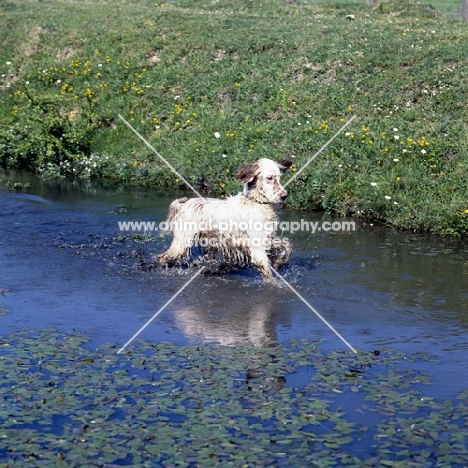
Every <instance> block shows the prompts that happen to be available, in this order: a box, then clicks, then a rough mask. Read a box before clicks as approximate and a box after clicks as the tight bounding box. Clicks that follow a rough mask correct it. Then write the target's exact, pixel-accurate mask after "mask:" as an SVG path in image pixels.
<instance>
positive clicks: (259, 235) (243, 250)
mask: <svg viewBox="0 0 468 468" xmlns="http://www.w3.org/2000/svg"><path fill="white" fill-rule="evenodd" d="M291 164H292V162H291V161H287V160H283V161H279V162H275V161H272V160H271V159H266V158H263V159H259V160H258V161H257V162H256V163H254V164H250V165H248V166H245V167H243V168H242V169H240V170H239V173H238V178H239V180H240V181H241V182H243V183H244V191H243V192H242V193H239V194H238V195H236V196H233V197H229V198H227V199H226V200H218V199H214V198H179V199H178V200H174V201H173V202H172V203H171V205H170V207H169V214H168V218H167V224H168V225H169V229H170V230H171V231H172V232H173V234H174V238H173V240H172V244H171V246H170V247H169V249H168V250H167V251H166V252H164V253H163V254H161V255H160V256H159V262H160V263H161V264H162V265H172V264H180V263H182V262H183V261H184V259H185V261H188V259H189V258H190V251H191V249H192V247H194V246H198V247H202V248H203V250H204V254H205V259H207V260H209V261H216V262H219V263H220V264H224V265H226V266H228V267H229V266H231V267H242V266H247V265H253V266H255V267H257V268H258V270H259V271H260V273H261V275H262V277H263V278H264V279H265V280H267V281H271V282H274V277H273V274H272V272H271V267H272V266H273V267H274V268H276V269H279V268H280V267H281V266H283V265H284V264H286V263H287V262H288V261H289V257H290V255H291V250H292V247H291V245H290V243H289V241H288V240H287V239H280V238H278V237H277V236H276V228H277V224H278V214H279V210H280V208H281V206H282V204H283V203H284V201H285V200H286V198H287V196H288V192H287V191H286V190H285V189H284V188H283V187H282V185H281V182H280V177H281V175H282V174H283V173H284V172H286V171H287V170H288V169H289V167H290V166H291Z"/></svg>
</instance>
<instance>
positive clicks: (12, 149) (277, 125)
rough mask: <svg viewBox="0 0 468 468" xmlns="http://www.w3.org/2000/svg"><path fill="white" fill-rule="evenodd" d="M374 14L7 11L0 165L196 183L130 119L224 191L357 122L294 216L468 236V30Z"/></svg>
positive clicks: (318, 170)
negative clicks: (314, 214) (315, 214)
mask: <svg viewBox="0 0 468 468" xmlns="http://www.w3.org/2000/svg"><path fill="white" fill-rule="evenodd" d="M363 3H364V2H342V3H340V4H333V5H332V4H325V3H317V2H312V1H310V2H304V1H298V2H297V3H291V4H289V3H286V2H285V1H284V0H281V1H280V0H268V1H266V0H255V1H252V0H232V1H229V2H225V1H211V0H200V1H197V2H194V1H192V0H169V1H167V2H164V4H163V3H159V2H154V1H151V2H150V1H145V0H138V1H135V2H128V3H125V2H123V1H118V0H116V1H115V2H112V4H108V3H107V2H105V1H104V0H95V1H93V2H84V1H83V2H82V1H69V2H66V3H65V2H61V1H58V0H45V1H42V2H36V1H21V2H19V1H4V0H0V40H1V44H2V48H1V50H0V71H1V73H2V79H1V80H2V81H1V88H0V102H1V109H2V110H1V113H0V124H1V129H0V163H1V165H2V166H4V167H15V168H25V169H28V170H32V171H39V172H41V173H42V174H43V176H44V177H100V178H101V177H104V178H108V179H111V180H115V181H116V182H125V183H132V184H138V185H142V186H147V187H154V188H177V187H180V188H181V189H182V188H184V187H183V184H182V181H180V180H179V179H178V178H177V177H176V176H175V174H173V173H171V171H170V170H169V169H168V168H167V167H166V166H165V165H164V164H163V163H162V162H161V161H160V160H159V159H158V158H157V156H155V155H154V154H153V153H152V152H151V150H149V149H148V148H147V147H146V146H144V144H143V143H142V142H141V141H140V140H139V139H138V138H137V137H136V136H135V135H133V134H132V133H131V131H130V130H129V129H127V128H126V127H125V125H123V123H122V122H121V121H120V120H119V119H118V114H121V115H122V116H123V117H124V118H126V119H127V120H128V121H129V122H130V123H131V124H132V125H134V126H135V128H136V129H137V130H138V131H139V132H140V133H141V134H142V135H143V136H145V138H147V139H148V140H149V141H150V142H151V143H152V144H153V145H154V147H155V148H156V149H157V150H158V151H159V152H160V153H161V154H162V155H164V156H165V157H166V158H167V159H169V160H170V161H171V163H172V164H173V165H174V166H175V167H177V169H178V170H179V171H180V172H181V173H182V174H184V176H185V177H186V178H187V179H188V180H189V181H190V182H191V183H192V184H193V185H194V186H196V187H197V188H198V189H200V190H203V191H205V192H206V193H208V194H212V195H216V196H222V195H226V194H229V193H236V192H238V191H239V189H240V185H239V183H238V182H237V181H236V180H235V177H234V174H235V172H236V170H237V169H238V168H239V167H240V166H242V165H244V164H246V163H249V162H252V161H254V160H256V159H258V158H260V157H270V158H272V159H280V158H284V157H289V158H292V159H293V161H294V166H293V170H298V169H299V168H300V167H301V166H302V165H303V164H304V163H305V162H306V161H307V160H308V158H310V157H311V156H312V155H313V154H314V153H315V152H316V151H317V150H318V149H319V148H320V147H321V146H322V145H323V144H324V143H326V142H327V141H328V140H329V139H330V138H331V137H332V136H333V135H334V133H335V132H336V131H337V130H338V129H339V128H340V127H341V126H342V125H343V123H344V122H346V121H347V120H348V119H350V118H351V117H352V116H353V115H356V116H357V118H356V119H355V120H354V121H353V122H352V124H351V125H350V126H349V128H347V129H346V131H345V132H343V133H342V134H341V135H340V136H338V137H337V138H336V140H334V142H333V143H332V144H331V145H330V146H328V147H327V148H326V149H325V150H324V152H323V153H322V154H321V155H320V156H319V157H318V158H317V160H316V161H314V162H313V163H312V165H311V166H310V169H308V170H307V171H304V172H303V173H301V175H300V176H299V177H298V178H297V179H296V181H295V182H294V183H292V184H291V185H290V186H289V187H288V189H289V191H290V194H291V197H290V199H289V206H290V207H292V208H301V209H325V210H327V211H329V212H331V213H336V214H340V215H350V214H351V215H356V216H361V217H366V218H369V219H379V220H382V221H384V222H386V223H388V224H389V225H392V226H394V227H397V228H404V229H411V230H426V231H431V232H435V233H440V234H449V235H466V233H467V232H468V199H467V198H468V197H467V182H466V173H467V169H468V162H467V155H468V148H467V146H468V139H467V136H466V135H467V122H468V108H467V105H466V101H467V95H468V79H467V78H468V59H467V56H466V42H467V41H468V24H466V23H462V22H460V21H458V20H457V19H455V18H454V17H453V16H451V15H443V14H441V13H439V12H438V11H437V10H435V9H434V8H432V7H430V6H427V5H425V4H422V3H413V2H407V1H404V2H403V1H402V2H392V3H386V2H383V3H381V4H379V5H377V6H376V7H375V8H366V7H365V6H364V5H362V4H363ZM3 75H4V76H3ZM215 133H216V134H217V133H219V138H217V137H216V136H215Z"/></svg>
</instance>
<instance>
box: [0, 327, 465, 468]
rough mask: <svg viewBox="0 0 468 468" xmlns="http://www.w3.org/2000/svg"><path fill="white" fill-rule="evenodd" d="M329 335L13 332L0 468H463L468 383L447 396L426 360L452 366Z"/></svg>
mask: <svg viewBox="0 0 468 468" xmlns="http://www.w3.org/2000/svg"><path fill="white" fill-rule="evenodd" d="M319 343H320V342H318V341H311V340H309V339H307V338H304V339H301V340H300V341H298V340H291V341H290V343H288V344H286V345H283V344H281V343H272V344H270V345H269V346H267V347H262V348H254V347H252V346H248V345H245V344H239V345H237V346H209V345H191V346H178V345H175V344H173V343H151V342H147V341H141V340H138V343H137V344H136V345H132V346H131V347H130V348H128V349H127V350H126V351H125V352H124V353H122V354H120V355H119V354H117V352H116V350H117V348H116V347H114V346H101V347H99V348H98V349H97V350H90V349H89V339H88V338H87V337H86V336H85V335H82V334H79V333H72V334H61V333H58V332H56V331H54V330H50V329H48V330H35V331H29V330H23V331H21V332H18V333H15V334H13V335H9V336H3V337H2V344H1V346H2V351H3V352H2V356H1V358H0V371H1V373H2V381H1V384H0V385H1V387H2V406H1V408H0V421H1V423H2V426H1V431H0V434H1V437H0V467H1V468H9V467H12V466H34V467H51V466H54V467H78V466H79V467H95V466H132V467H167V466H177V467H181V468H182V467H183V468H185V467H198V466H203V467H217V466H223V467H224V466H227V467H241V466H245V467H247V466H249V467H250V466H265V467H266V466H269V467H273V466H274V467H298V466H323V467H342V466H353V467H375V466H389V467H390V466H391V467H401V468H403V467H407V466H421V467H423V466H444V467H445V466H447V467H448V466H464V465H466V462H467V460H468V446H467V440H468V427H467V425H466V418H467V416H468V391H463V392H461V393H459V394H458V395H457V396H456V397H455V396H454V397H453V399H446V400H444V401H437V400H436V399H434V398H432V397H430V396H428V395H427V394H426V393H425V392H426V391H427V388H428V386H427V385H425V384H428V383H430V375H429V374H428V373H427V372H423V371H421V370H419V369H421V367H422V366H423V367H424V366H428V365H431V366H433V367H434V368H435V366H436V365H437V364H438V365H439V366H440V367H439V370H440V372H442V373H443V372H444V367H443V366H442V364H441V363H435V362H434V359H433V358H432V357H431V356H429V355H424V354H418V355H413V356H411V355H406V354H404V353H401V352H395V351H392V350H382V352H380V353H377V352H374V353H359V354H358V355H354V354H349V352H344V351H339V350H338V351H331V352H328V353H323V352H322V351H320V349H319V348H318V345H319ZM297 377H299V378H300V380H302V382H301V383H298V379H297ZM292 382H296V383H292ZM374 426H375V427H374Z"/></svg>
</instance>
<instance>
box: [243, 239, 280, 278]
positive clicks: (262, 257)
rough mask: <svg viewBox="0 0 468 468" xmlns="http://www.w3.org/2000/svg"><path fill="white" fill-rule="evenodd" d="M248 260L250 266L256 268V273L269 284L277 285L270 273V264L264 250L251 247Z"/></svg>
mask: <svg viewBox="0 0 468 468" xmlns="http://www.w3.org/2000/svg"><path fill="white" fill-rule="evenodd" d="M250 259H251V263H252V265H254V266H256V267H257V268H258V271H259V272H260V274H261V275H262V277H263V279H264V280H265V281H267V282H269V283H272V284H277V283H278V282H277V280H276V279H275V277H274V276H273V273H272V272H271V264H270V260H269V258H268V255H267V253H266V252H265V250H264V249H262V248H259V247H253V248H252V247H251V249H250Z"/></svg>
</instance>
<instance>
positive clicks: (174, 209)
mask: <svg viewBox="0 0 468 468" xmlns="http://www.w3.org/2000/svg"><path fill="white" fill-rule="evenodd" d="M187 201H189V198H187V197H184V198H178V199H177V200H174V201H173V202H172V203H171V204H170V205H169V213H168V214H167V219H166V221H167V222H168V223H170V222H172V221H175V218H176V217H177V214H178V213H179V211H180V207H181V206H182V205H183V204H184V203H186V202H187Z"/></svg>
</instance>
